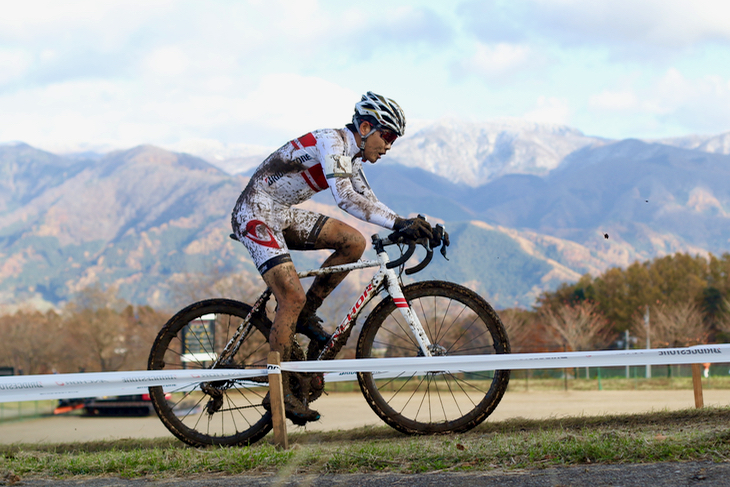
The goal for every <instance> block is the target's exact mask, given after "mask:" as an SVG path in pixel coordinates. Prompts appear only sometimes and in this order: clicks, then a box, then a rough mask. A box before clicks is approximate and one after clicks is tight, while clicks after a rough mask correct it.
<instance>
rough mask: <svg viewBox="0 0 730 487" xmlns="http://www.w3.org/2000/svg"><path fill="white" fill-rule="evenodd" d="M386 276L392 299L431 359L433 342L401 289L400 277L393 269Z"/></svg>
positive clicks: (420, 345) (422, 348) (424, 352)
mask: <svg viewBox="0 0 730 487" xmlns="http://www.w3.org/2000/svg"><path fill="white" fill-rule="evenodd" d="M386 275H387V280H386V282H387V285H388V294H390V297H391V298H393V302H394V303H395V305H396V306H397V307H398V310H399V311H400V312H401V314H402V315H403V318H405V320H406V322H407V323H408V326H409V327H410V328H411V331H412V332H413V336H414V337H415V339H416V342H418V346H419V348H420V349H421V353H423V355H424V357H431V356H432V355H433V354H432V353H431V341H430V340H429V339H428V336H427V335H426V331H425V330H424V329H423V325H421V321H420V320H419V319H418V316H417V315H416V313H415V312H414V311H413V309H412V308H411V306H410V305H409V304H408V301H407V300H406V297H405V295H404V294H403V290H402V289H401V287H400V284H399V281H398V277H397V276H396V274H395V271H394V270H393V269H388V270H387V271H386Z"/></svg>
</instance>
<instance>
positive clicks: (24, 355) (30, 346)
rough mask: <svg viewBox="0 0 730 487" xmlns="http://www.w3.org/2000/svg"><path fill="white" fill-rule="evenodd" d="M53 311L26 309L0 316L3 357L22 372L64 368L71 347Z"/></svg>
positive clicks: (39, 372) (49, 370) (39, 371)
mask: <svg viewBox="0 0 730 487" xmlns="http://www.w3.org/2000/svg"><path fill="white" fill-rule="evenodd" d="M59 326H60V318H59V316H58V315H57V314H56V313H55V312H54V311H49V312H47V313H45V314H44V313H41V312H40V311H37V310H30V309H23V310H19V311H17V312H15V313H14V314H12V315H5V316H0V337H2V340H0V357H2V358H1V359H0V360H2V362H3V365H11V366H13V367H14V368H15V370H16V373H19V374H42V373H50V372H52V371H54V370H58V369H59V368H61V367H63V365H64V359H65V358H67V357H68V350H67V348H66V347H65V346H64V343H63V340H62V339H61V338H62V337H61V336H60V333H59Z"/></svg>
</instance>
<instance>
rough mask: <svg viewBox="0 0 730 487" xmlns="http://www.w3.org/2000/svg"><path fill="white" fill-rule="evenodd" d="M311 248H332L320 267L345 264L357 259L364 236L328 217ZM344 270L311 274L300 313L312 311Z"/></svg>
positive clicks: (342, 276) (362, 250)
mask: <svg viewBox="0 0 730 487" xmlns="http://www.w3.org/2000/svg"><path fill="white" fill-rule="evenodd" d="M314 248H315V249H318V250H319V249H331V250H334V252H333V253H332V254H331V255H330V256H329V257H327V259H326V260H325V261H324V263H323V264H322V267H329V266H334V265H340V264H349V263H352V262H357V260H358V259H360V257H362V254H363V252H365V238H364V237H363V236H362V234H361V233H360V232H359V231H358V230H356V229H355V228H353V227H351V226H350V225H348V224H346V223H344V222H341V221H339V220H335V219H334V218H330V219H328V220H327V222H326V223H325V224H324V226H323V227H322V230H321V232H320V233H319V237H318V238H317V241H316V242H315V245H314ZM347 274H348V272H339V273H337V274H322V275H320V276H317V277H315V278H314V282H313V283H312V285H311V286H310V287H309V290H308V291H307V295H306V297H307V302H306V304H305V309H304V313H310V314H313V313H314V312H315V311H316V310H317V308H319V306H320V305H321V304H322V301H323V300H324V299H325V298H326V297H327V296H329V295H330V293H331V292H332V291H334V289H335V288H336V287H337V286H338V285H339V284H340V283H341V282H342V280H343V279H344V278H345V277H346V276H347Z"/></svg>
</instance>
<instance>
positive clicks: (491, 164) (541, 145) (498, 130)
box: [383, 120, 608, 187]
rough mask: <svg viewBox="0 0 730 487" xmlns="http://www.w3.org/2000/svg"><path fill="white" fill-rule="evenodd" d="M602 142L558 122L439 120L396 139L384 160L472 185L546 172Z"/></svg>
mask: <svg viewBox="0 0 730 487" xmlns="http://www.w3.org/2000/svg"><path fill="white" fill-rule="evenodd" d="M606 142H608V140H606V139H603V138H599V137H590V136H586V135H584V134H583V133H582V132H580V131H579V130H576V129H573V128H570V127H566V126H562V125H551V124H538V123H532V122H525V121H520V120H502V121H496V122H486V123H471V122H464V121H457V120H440V121H438V122H436V123H434V124H431V125H428V126H426V127H424V128H423V129H421V130H419V131H418V132H416V133H414V134H413V135H406V136H405V137H404V138H403V139H402V140H399V141H398V142H397V143H396V144H394V145H393V149H392V150H391V151H390V153H389V154H388V156H387V157H386V158H385V159H383V163H396V164H402V165H405V166H409V167H419V168H421V169H425V170H426V171H429V172H432V173H434V174H437V175H439V176H441V177H444V178H447V179H448V180H450V181H452V182H455V183H464V184H467V185H469V186H473V187H474V186H479V185H482V184H485V183H488V182H489V181H492V180H494V179H496V178H498V177H500V176H504V175H505V174H531V175H535V176H544V175H546V174H547V173H549V172H550V171H551V170H553V169H555V168H556V167H558V165H559V164H560V162H561V161H562V160H563V159H564V158H565V156H567V155H568V154H570V153H572V152H574V151H576V150H578V149H581V148H584V147H597V146H600V145H603V144H605V143H606Z"/></svg>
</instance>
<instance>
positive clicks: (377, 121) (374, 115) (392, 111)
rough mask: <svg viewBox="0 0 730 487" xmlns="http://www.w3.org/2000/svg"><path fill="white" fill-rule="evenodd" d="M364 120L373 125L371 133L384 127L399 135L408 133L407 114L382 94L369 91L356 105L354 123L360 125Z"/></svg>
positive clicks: (356, 125)
mask: <svg viewBox="0 0 730 487" xmlns="http://www.w3.org/2000/svg"><path fill="white" fill-rule="evenodd" d="M362 122H368V123H370V124H371V125H373V130H372V131H371V133H372V132H373V131H375V130H377V129H378V128H380V127H382V128H385V129H388V130H392V131H393V132H395V134H396V135H398V137H403V135H404V134H405V133H406V116H405V115H404V114H403V110H401V107H400V106H398V104H397V103H396V102H395V101H393V100H391V99H390V98H386V97H384V96H381V95H376V94H375V93H373V92H372V91H368V92H367V93H366V94H365V95H363V96H362V100H360V101H359V102H358V103H357V104H356V105H355V114H354V115H353V116H352V123H354V124H355V127H359V126H360V124H361V123H362ZM368 135H370V134H368Z"/></svg>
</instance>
